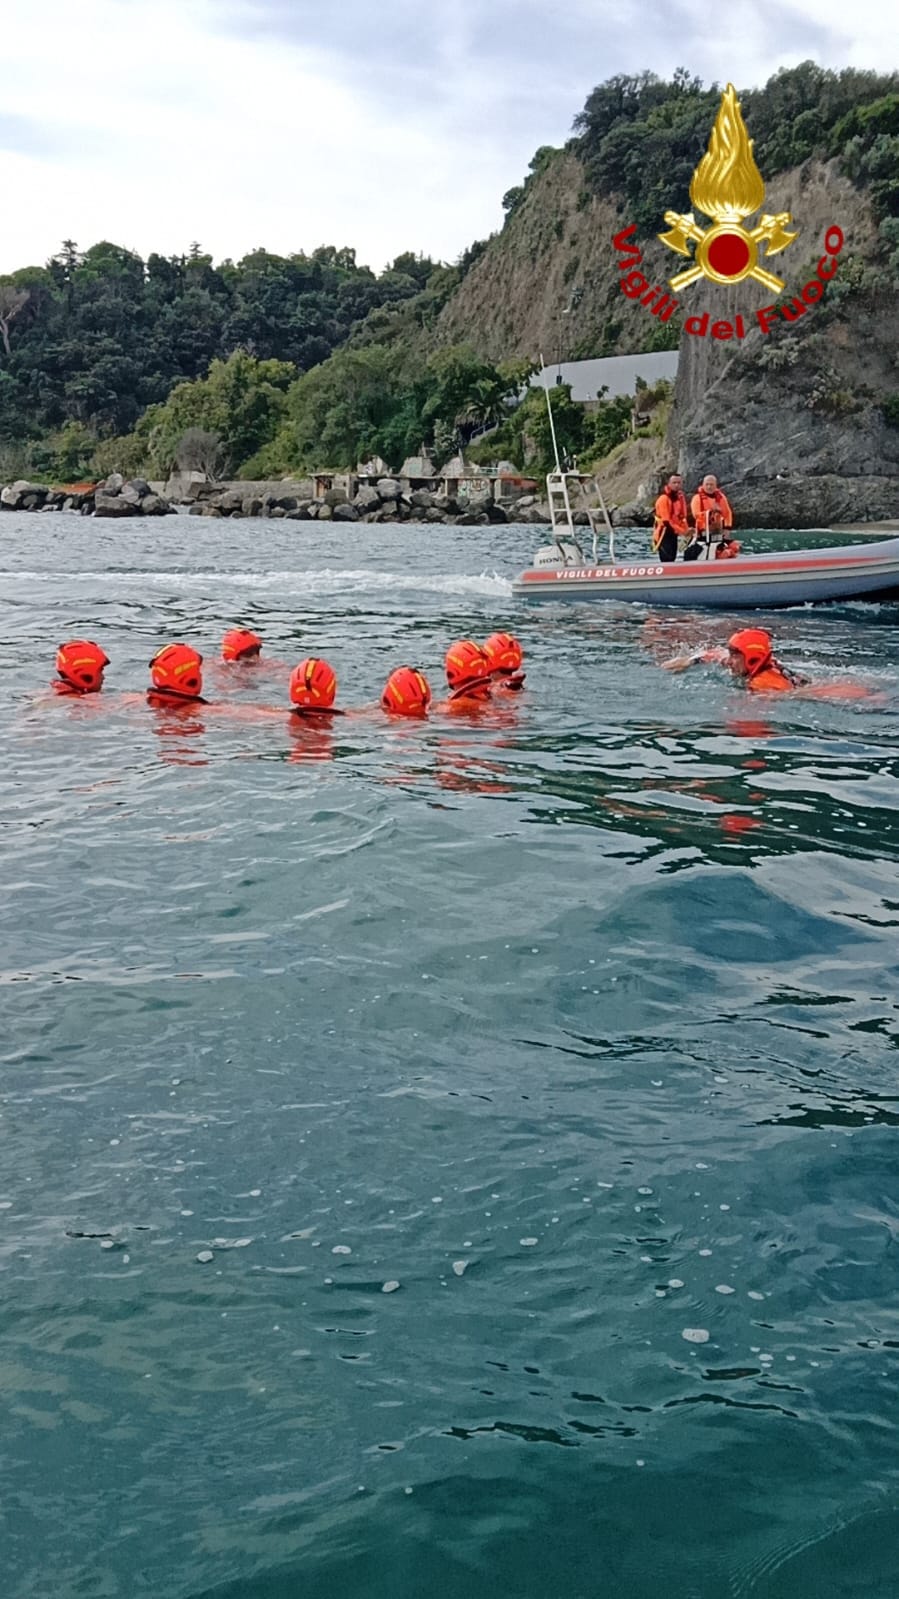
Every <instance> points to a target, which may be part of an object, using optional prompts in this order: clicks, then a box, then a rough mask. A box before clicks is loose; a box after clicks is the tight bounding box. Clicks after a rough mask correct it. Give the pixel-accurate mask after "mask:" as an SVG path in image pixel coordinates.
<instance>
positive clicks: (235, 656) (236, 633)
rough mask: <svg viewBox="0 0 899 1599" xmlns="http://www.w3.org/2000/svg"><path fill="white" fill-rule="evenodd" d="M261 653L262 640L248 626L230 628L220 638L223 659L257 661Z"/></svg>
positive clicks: (229, 660)
mask: <svg viewBox="0 0 899 1599" xmlns="http://www.w3.org/2000/svg"><path fill="white" fill-rule="evenodd" d="M261 654H262V640H261V638H260V637H259V635H258V633H253V632H252V631H251V629H250V628H247V627H235V628H232V629H231V630H230V632H228V633H226V634H225V636H224V638H223V639H222V660H223V661H228V662H232V661H258V659H259V657H260V655H261Z"/></svg>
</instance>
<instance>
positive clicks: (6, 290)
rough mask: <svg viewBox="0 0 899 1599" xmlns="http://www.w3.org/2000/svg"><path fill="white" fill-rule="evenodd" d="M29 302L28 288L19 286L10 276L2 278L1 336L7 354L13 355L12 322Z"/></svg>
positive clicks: (0, 296)
mask: <svg viewBox="0 0 899 1599" xmlns="http://www.w3.org/2000/svg"><path fill="white" fill-rule="evenodd" d="M27 304H28V290H27V289H19V288H17V287H16V285H15V284H14V283H13V282H11V281H10V279H9V278H0V337H2V339H3V348H4V350H5V351H6V354H7V356H11V355H12V350H11V349H10V346H9V328H10V323H11V322H14V321H15V319H16V317H17V316H18V314H19V312H20V311H22V310H24V308H25V306H26V305H27Z"/></svg>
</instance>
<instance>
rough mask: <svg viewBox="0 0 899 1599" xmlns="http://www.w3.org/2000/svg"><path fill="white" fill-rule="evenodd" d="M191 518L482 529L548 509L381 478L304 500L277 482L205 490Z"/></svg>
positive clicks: (528, 501) (543, 518) (540, 518)
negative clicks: (439, 491) (429, 524)
mask: <svg viewBox="0 0 899 1599" xmlns="http://www.w3.org/2000/svg"><path fill="white" fill-rule="evenodd" d="M190 515H191V516H228V517H245V516H250V517H256V516H261V517H272V518H276V519H279V520H286V521H290V522H435V523H436V522H444V523H446V522H450V523H455V524H457V525H458V526H461V527H486V526H488V524H490V523H494V524H495V523H504V522H534V523H536V522H548V521H549V513H548V511H547V510H546V508H545V507H544V506H540V505H538V504H537V502H536V500H534V499H533V498H525V499H522V500H518V501H517V502H515V503H513V504H509V505H498V504H497V503H496V502H495V501H494V499H493V498H492V496H491V495H489V494H486V495H481V496H477V497H473V498H471V499H465V498H463V497H462V496H459V497H455V496H453V495H450V494H436V493H433V492H432V491H431V490H430V489H413V488H412V487H411V485H410V483H409V482H408V480H407V479H400V478H387V477H385V478H379V479H378V481H377V483H375V484H364V485H362V486H360V487H359V488H358V489H357V490H356V492H355V494H353V495H352V496H351V497H350V496H348V495H347V494H346V493H345V492H344V490H343V489H329V490H328V492H327V493H326V494H325V495H323V496H322V497H321V498H320V499H314V500H313V499H303V498H301V497H300V496H299V495H297V494H295V493H290V492H283V493H282V492H281V491H280V490H279V489H278V488H277V486H276V487H274V488H271V487H269V488H266V489H265V491H264V492H262V493H260V492H259V491H258V486H254V485H253V484H252V483H248V484H247V485H246V488H233V487H232V488H229V489H226V490H224V492H220V493H218V492H216V491H214V490H212V489H206V490H204V492H203V495H202V497H201V498H199V499H198V500H197V501H196V502H195V503H194V504H193V505H192V506H191V507H190Z"/></svg>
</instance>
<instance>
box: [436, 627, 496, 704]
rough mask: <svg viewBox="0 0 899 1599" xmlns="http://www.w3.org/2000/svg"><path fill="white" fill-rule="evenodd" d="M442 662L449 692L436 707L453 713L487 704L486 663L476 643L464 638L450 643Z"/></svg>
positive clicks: (488, 690)
mask: <svg viewBox="0 0 899 1599" xmlns="http://www.w3.org/2000/svg"><path fill="white" fill-rule="evenodd" d="M444 664H445V670H446V681H447V683H448V684H449V689H450V695H449V699H446V700H442V701H441V702H440V704H439V706H437V707H436V709H437V710H441V711H445V712H446V713H447V714H449V715H451V716H457V715H460V714H464V713H465V712H468V711H475V710H481V709H483V707H484V706H485V705H489V704H490V701H491V699H492V697H493V696H492V694H491V690H490V663H489V662H488V660H487V657H486V655H485V654H484V651H483V650H482V649H481V646H480V645H479V644H475V643H474V641H473V640H472V639H468V638H466V639H460V640H459V642H458V643H457V644H451V645H450V647H449V649H448V650H447V652H446V660H445V663H444Z"/></svg>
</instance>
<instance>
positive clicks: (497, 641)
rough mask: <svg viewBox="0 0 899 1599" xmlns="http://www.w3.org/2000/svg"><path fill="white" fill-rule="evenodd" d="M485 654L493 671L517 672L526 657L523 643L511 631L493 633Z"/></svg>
mask: <svg viewBox="0 0 899 1599" xmlns="http://www.w3.org/2000/svg"><path fill="white" fill-rule="evenodd" d="M484 654H485V655H486V657H487V665H488V666H489V668H490V670H491V672H502V673H508V672H517V671H518V670H519V669H520V667H521V663H522V661H523V659H524V656H523V654H522V649H521V645H520V644H519V642H518V640H517V638H514V637H513V636H512V634H511V633H491V635H490V637H489V639H488V640H487V642H486V644H485V645H484Z"/></svg>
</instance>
